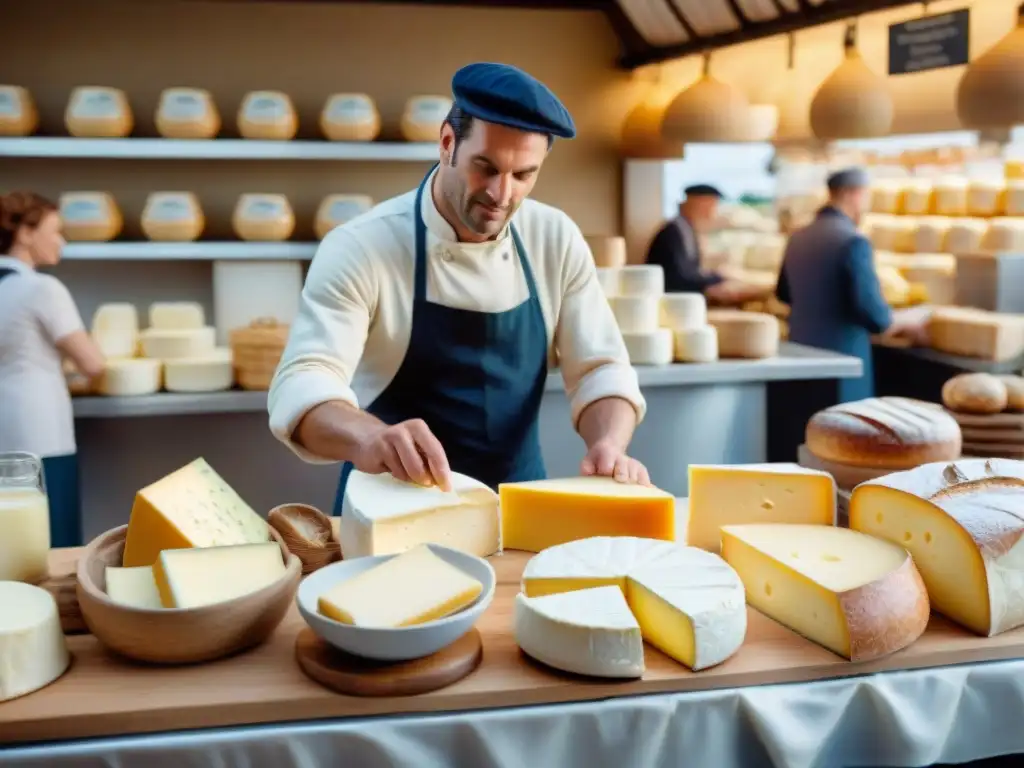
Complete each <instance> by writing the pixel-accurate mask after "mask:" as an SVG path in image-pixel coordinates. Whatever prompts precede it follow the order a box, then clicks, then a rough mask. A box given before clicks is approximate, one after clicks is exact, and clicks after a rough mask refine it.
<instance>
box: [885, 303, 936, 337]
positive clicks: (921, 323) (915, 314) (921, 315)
mask: <svg viewBox="0 0 1024 768" xmlns="http://www.w3.org/2000/svg"><path fill="white" fill-rule="evenodd" d="M931 316H932V308H931V307H930V306H927V305H921V306H917V307H910V308H908V309H899V310H896V311H895V312H893V318H892V324H891V325H890V326H889V327H888V328H886V330H885V333H883V334H882V336H883V337H887V338H904V339H909V340H910V341H911V343H913V344H916V345H918V346H927V345H928V341H929V338H928V326H929V320H930V319H931Z"/></svg>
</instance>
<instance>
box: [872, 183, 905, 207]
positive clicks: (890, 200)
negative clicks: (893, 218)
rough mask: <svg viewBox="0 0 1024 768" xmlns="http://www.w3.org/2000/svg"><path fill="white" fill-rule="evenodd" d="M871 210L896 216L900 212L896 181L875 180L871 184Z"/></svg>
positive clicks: (898, 188)
mask: <svg viewBox="0 0 1024 768" xmlns="http://www.w3.org/2000/svg"><path fill="white" fill-rule="evenodd" d="M871 210H872V212H874V213H887V214H897V213H899V210H900V183H899V181H898V180H896V179H876V180H875V181H873V182H872V183H871Z"/></svg>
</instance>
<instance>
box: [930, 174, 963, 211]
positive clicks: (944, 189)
mask: <svg viewBox="0 0 1024 768" xmlns="http://www.w3.org/2000/svg"><path fill="white" fill-rule="evenodd" d="M967 188H968V184H967V179H962V178H959V177H948V178H942V179H939V180H938V181H936V182H935V213H937V214H938V215H940V216H966V215H967Z"/></svg>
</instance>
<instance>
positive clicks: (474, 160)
mask: <svg viewBox="0 0 1024 768" xmlns="http://www.w3.org/2000/svg"><path fill="white" fill-rule="evenodd" d="M441 154H442V158H447V162H445V161H444V160H442V163H441V168H440V170H439V171H438V183H439V185H440V190H441V194H442V196H443V197H444V199H445V200H446V201H447V203H448V205H449V206H450V207H451V208H452V210H453V211H454V213H455V215H456V216H458V218H459V221H460V223H461V224H462V227H461V228H462V229H464V230H466V231H464V232H459V233H458V234H459V236H460V237H462V238H465V239H470V240H475V241H479V242H482V241H484V240H489V239H491V238H493V237H495V236H496V235H497V234H499V233H500V232H501V230H502V229H503V228H504V227H505V224H506V223H507V222H508V220H509V219H511V218H512V214H514V213H515V212H516V210H517V209H518V208H519V205H520V204H521V203H522V202H523V199H524V198H526V196H527V195H529V194H530V192H531V191H533V185H534V184H535V183H536V182H537V174H538V172H539V171H540V167H541V165H543V163H544V158H546V157H547V155H548V139H547V137H546V136H543V135H541V134H539V133H526V132H525V131H517V130H515V129H513V128H506V127H505V126H503V125H495V124H494V123H485V122H483V121H482V120H474V121H473V124H472V127H471V129H470V131H469V136H467V137H465V138H464V139H463V140H462V141H460V142H459V145H458V148H457V150H456V147H455V134H454V133H453V132H452V128H451V126H450V125H447V124H446V125H445V126H444V128H443V129H442V131H441Z"/></svg>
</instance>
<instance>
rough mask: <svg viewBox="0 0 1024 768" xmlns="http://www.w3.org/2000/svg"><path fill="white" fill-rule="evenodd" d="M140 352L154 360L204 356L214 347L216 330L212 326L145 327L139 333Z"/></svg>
mask: <svg viewBox="0 0 1024 768" xmlns="http://www.w3.org/2000/svg"><path fill="white" fill-rule="evenodd" d="M139 340H140V341H141V342H142V353H143V354H144V355H145V356H146V357H148V358H152V359H154V360H178V359H181V358H183V357H184V358H192V357H205V356H207V355H209V354H211V353H212V352H213V350H214V349H215V340H216V332H215V330H214V328H213V327H212V326H204V327H203V328H189V329H187V330H176V331H170V330H162V329H159V328H147V329H146V330H144V331H142V333H140V334H139Z"/></svg>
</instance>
